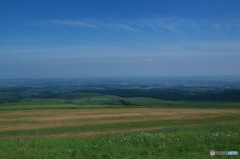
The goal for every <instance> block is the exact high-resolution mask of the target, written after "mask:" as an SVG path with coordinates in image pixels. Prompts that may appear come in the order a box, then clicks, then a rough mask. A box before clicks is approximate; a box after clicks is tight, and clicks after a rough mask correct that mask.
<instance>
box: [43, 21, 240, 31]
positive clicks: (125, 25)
mask: <svg viewBox="0 0 240 159" xmlns="http://www.w3.org/2000/svg"><path fill="white" fill-rule="evenodd" d="M40 23H41V24H44V25H58V26H69V27H86V28H91V29H110V30H116V31H121V30H127V31H147V30H149V31H156V32H166V31H167V32H189V31H198V32H199V31H206V30H207V31H209V30H230V29H231V28H240V21H239V20H216V19H183V18H160V17H154V18H143V19H134V20H133V19H126V20H100V19H82V20H60V19H51V20H42V21H40Z"/></svg>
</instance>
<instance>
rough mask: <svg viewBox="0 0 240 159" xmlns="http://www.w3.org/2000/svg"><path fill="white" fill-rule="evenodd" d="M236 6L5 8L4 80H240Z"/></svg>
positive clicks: (134, 1) (127, 3) (138, 0)
mask: <svg viewBox="0 0 240 159" xmlns="http://www.w3.org/2000/svg"><path fill="white" fill-rule="evenodd" d="M239 68H240V1H238V0H228V1H226V0H201V1H199V0H181V1H180V0H159V1H157V0H155V1H153V0H111V1H110V0H101V1H100V0H86V1H73V0H62V1H61V0H58V1H54V0H52V1H45V0H35V1H32V0H29V1H27V0H21V1H19V0H8V1H3V0H1V1H0V78H59V77H64V78H66V77H69V78H71V77H145V76H201V75H240V71H239Z"/></svg>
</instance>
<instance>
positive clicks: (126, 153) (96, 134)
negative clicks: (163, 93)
mask: <svg viewBox="0 0 240 159" xmlns="http://www.w3.org/2000/svg"><path fill="white" fill-rule="evenodd" d="M45 102H46V101H45ZM135 102H140V99H137V100H136V99H135ZM145 102H149V103H150V104H152V103H151V102H153V101H150V100H147V101H145ZM168 102H169V101H168ZM174 102H175V101H173V103H174ZM132 103H133V102H132ZM191 103H192V102H191ZM191 103H190V102H189V103H180V102H178V104H179V105H180V104H182V105H184V104H186V105H187V104H189V106H190V104H191ZM150 104H149V105H150ZM201 104H204V105H205V106H206V107H207V106H208V103H207V102H205V103H197V102H196V103H195V106H193V107H192V108H190V107H185V108H181V107H178V108H166V107H165V108H163V107H162V108H161V107H147V106H145V107H135V106H133V107H130V106H124V107H123V106H121V105H119V106H117V105H114V107H112V108H111V107H105V106H102V105H96V106H95V107H94V109H93V107H92V105H90V106H88V105H76V107H78V106H79V107H81V108H79V109H78V108H77V109H72V107H73V106H74V105H73V104H70V105H68V104H66V105H58V104H56V105H54V104H53V103H50V104H49V105H45V103H43V105H39V102H38V103H37V104H36V105H31V103H29V105H27V104H26V105H25V104H24V103H19V105H16V103H11V104H9V105H7V104H6V105H5V106H1V108H2V109H0V110H1V111H0V159H2V158H3V159H70V158H73V159H91V158H92V159H101V158H112V159H115V158H120V159H125V158H132V159H135V158H144V159H145V158H162V159H168V158H182V159H186V158H187V159H188V158H189V159H192V158H195V159H202V158H213V157H212V156H210V154H209V152H210V151H211V150H215V151H238V152H240V133H239V132H240V110H239V109H234V108H233V107H231V109H227V108H225V105H226V106H228V105H230V104H231V103H223V104H224V107H220V108H221V109H216V108H213V107H214V105H215V104H216V103H215V102H213V103H210V105H212V106H213V107H210V108H208V109H204V108H198V107H199V106H200V105H201ZM217 104H218V103H217ZM237 104H239V103H237ZM152 105H154V104H152ZM62 107H64V109H62ZM22 108H23V109H22ZM29 108H30V109H29ZM45 108H46V109H45ZM50 108H52V109H50ZM55 108H56V109H55ZM21 109H22V110H21ZM218 157H220V158H237V157H238V156H214V158H218Z"/></svg>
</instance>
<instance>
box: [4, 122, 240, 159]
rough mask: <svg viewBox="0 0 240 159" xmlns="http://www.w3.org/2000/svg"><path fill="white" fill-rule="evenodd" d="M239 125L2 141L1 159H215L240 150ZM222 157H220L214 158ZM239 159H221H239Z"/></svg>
mask: <svg viewBox="0 0 240 159" xmlns="http://www.w3.org/2000/svg"><path fill="white" fill-rule="evenodd" d="M239 132H240V126H236V125H229V126H223V125H222V126H220V125H218V126H203V127H198V128H167V129H161V130H155V131H145V132H134V133H122V134H115V135H105V136H98V135H96V136H92V137H86V138H59V139H46V138H45V139H43V138H35V139H22V138H18V139H2V140H1V142H0V156H1V158H8V159H11V158H24V159H30V158H37V159H47V158H52V159H55V158H56V159H57V158H64V159H68V158H69V159H70V158H79V159H80V158H81V159H84V158H86V159H90V158H134V159H135V158H163V159H167V158H183V159H185V158H189V159H190V158H191V159H192V158H196V159H198V158H199V159H202V158H213V157H212V156H210V154H209V152H210V150H215V151H238V152H239V150H240V134H239ZM215 157H219V156H215ZM237 157H238V156H221V158H237Z"/></svg>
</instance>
